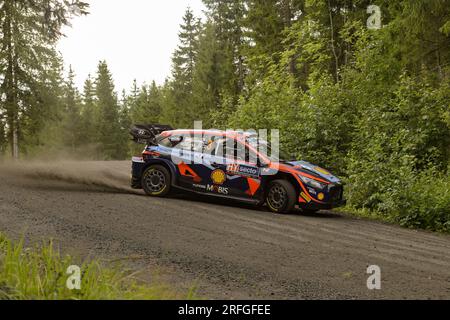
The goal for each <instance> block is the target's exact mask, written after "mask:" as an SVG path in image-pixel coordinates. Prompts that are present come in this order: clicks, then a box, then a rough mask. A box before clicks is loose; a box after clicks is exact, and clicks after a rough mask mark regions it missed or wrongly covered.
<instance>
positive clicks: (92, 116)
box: [81, 75, 99, 145]
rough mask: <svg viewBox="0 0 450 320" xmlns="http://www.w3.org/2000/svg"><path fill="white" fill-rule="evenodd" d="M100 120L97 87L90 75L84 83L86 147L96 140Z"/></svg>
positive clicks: (82, 114)
mask: <svg viewBox="0 0 450 320" xmlns="http://www.w3.org/2000/svg"><path fill="white" fill-rule="evenodd" d="M98 118H99V116H98V109H97V103H96V98H95V86H94V82H93V80H92V78H91V75H88V78H87V79H86V81H85V82H84V88H83V105H82V108H81V122H82V137H83V138H82V140H83V142H84V144H85V145H91V144H93V143H94V142H95V140H96V135H97V128H96V123H95V121H96V119H98Z"/></svg>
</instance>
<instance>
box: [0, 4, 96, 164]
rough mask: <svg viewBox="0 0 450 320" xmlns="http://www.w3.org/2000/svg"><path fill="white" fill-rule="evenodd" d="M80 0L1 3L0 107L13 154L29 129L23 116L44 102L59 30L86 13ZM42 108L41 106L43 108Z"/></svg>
mask: <svg viewBox="0 0 450 320" xmlns="http://www.w3.org/2000/svg"><path fill="white" fill-rule="evenodd" d="M87 7H88V5H87V4H86V3H84V2H81V1H79V0H74V1H72V3H70V4H69V3H68V2H67V1H61V0H46V1H38V0H32V1H15V0H2V1H0V12H1V14H0V25H1V28H0V30H1V35H2V36H1V37H0V48H1V49H0V50H1V54H0V68H1V70H0V73H1V75H2V78H3V83H2V84H1V87H0V99H1V100H0V102H1V105H0V107H1V108H2V110H4V111H5V113H6V122H7V127H8V142H9V144H10V146H11V147H10V148H11V154H12V155H13V157H15V158H17V157H18V156H19V147H18V146H19V139H21V138H23V134H22V131H23V130H24V126H26V119H25V118H24V115H25V114H27V113H29V114H30V113H31V114H33V115H36V114H38V112H34V111H30V109H32V108H33V107H34V106H35V103H36V101H38V100H41V99H40V96H41V95H42V92H40V90H39V89H41V88H42V85H41V84H42V83H45V81H46V80H45V79H46V76H47V73H48V71H49V70H51V68H52V63H53V61H54V59H55V56H56V53H55V50H54V47H55V43H56V41H57V40H58V39H59V37H60V36H61V33H60V29H61V27H62V26H64V25H68V24H69V18H70V16H71V15H73V14H75V13H76V12H77V14H86V8H87ZM41 106H42V105H41ZM34 120H35V119H34Z"/></svg>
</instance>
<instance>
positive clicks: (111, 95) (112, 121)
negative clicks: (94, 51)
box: [95, 61, 127, 159]
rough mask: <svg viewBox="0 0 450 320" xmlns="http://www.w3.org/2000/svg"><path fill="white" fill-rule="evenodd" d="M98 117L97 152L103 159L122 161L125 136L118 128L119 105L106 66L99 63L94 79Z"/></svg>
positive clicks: (125, 150) (103, 63)
mask: <svg viewBox="0 0 450 320" xmlns="http://www.w3.org/2000/svg"><path fill="white" fill-rule="evenodd" d="M95 85H96V96H97V107H98V116H97V119H96V124H97V130H98V131H97V132H98V138H97V142H98V143H99V150H100V155H101V157H103V158H105V159H124V158H125V157H126V155H127V147H126V137H127V134H126V132H124V131H123V130H122V128H121V126H120V115H119V111H120V110H119V105H118V101H117V95H116V93H115V92H114V84H113V80H112V76H111V73H110V72H109V69H108V65H107V64H106V62H105V61H101V62H100V63H99V65H98V71H97V79H96V84H95Z"/></svg>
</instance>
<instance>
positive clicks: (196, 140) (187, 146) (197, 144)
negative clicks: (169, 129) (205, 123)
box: [176, 134, 203, 152]
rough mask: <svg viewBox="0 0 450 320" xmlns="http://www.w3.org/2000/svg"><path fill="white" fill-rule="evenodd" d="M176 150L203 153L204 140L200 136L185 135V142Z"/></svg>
mask: <svg viewBox="0 0 450 320" xmlns="http://www.w3.org/2000/svg"><path fill="white" fill-rule="evenodd" d="M176 148H177V149H181V150H184V151H193V152H202V148H203V140H202V138H201V137H200V136H192V135H189V134H187V135H183V140H182V141H181V142H180V143H179V144H178V145H177V146H176Z"/></svg>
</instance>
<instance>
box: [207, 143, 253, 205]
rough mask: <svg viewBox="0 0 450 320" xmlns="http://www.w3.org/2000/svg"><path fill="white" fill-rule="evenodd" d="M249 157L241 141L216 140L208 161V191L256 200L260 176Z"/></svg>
mask: <svg viewBox="0 0 450 320" xmlns="http://www.w3.org/2000/svg"><path fill="white" fill-rule="evenodd" d="M250 155H251V153H250V150H249V149H248V147H247V146H246V145H245V144H244V143H242V142H241V141H238V140H236V139H235V138H226V137H222V138H221V139H218V140H217V146H216V148H215V151H214V154H212V155H211V156H210V157H209V161H208V162H209V163H210V166H211V170H212V172H211V185H210V186H209V187H208V189H210V190H212V192H216V193H222V194H226V195H230V196H234V197H239V198H248V199H252V198H257V197H258V196H259V195H260V193H259V192H260V189H261V188H260V187H261V174H260V168H259V167H258V165H257V163H253V162H251V159H250V158H251V156H250ZM255 159H256V157H255ZM255 162H257V161H256V160H255Z"/></svg>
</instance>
